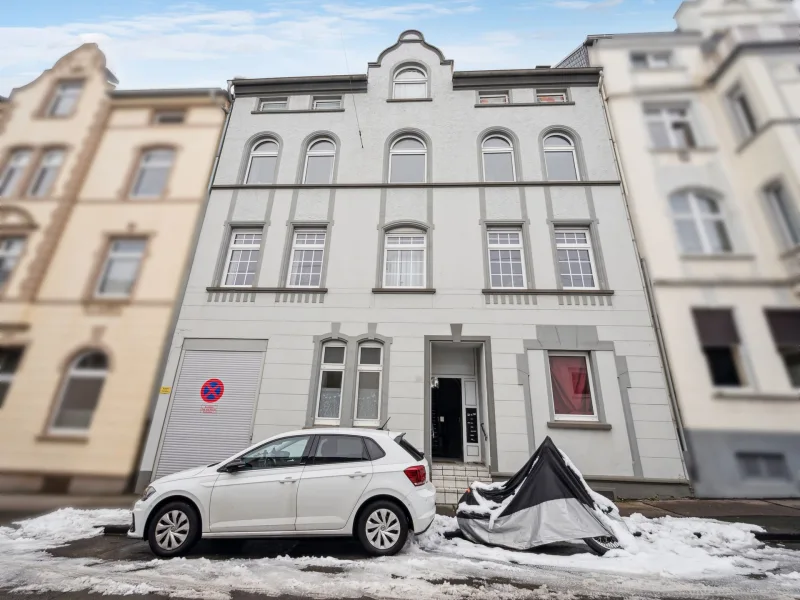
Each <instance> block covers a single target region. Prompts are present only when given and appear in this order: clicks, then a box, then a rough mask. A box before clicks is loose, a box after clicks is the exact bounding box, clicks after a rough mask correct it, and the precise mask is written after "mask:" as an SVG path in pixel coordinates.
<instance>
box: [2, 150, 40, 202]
mask: <svg viewBox="0 0 800 600" xmlns="http://www.w3.org/2000/svg"><path fill="white" fill-rule="evenodd" d="M31 154H32V153H31V151H30V150H27V149H24V150H14V151H13V152H12V153H11V156H10V157H9V159H8V162H7V163H6V166H5V167H4V168H3V170H2V171H0V198H2V197H4V196H10V195H11V194H13V193H14V188H15V187H16V186H17V183H18V182H19V180H20V178H21V177H22V175H23V173H25V169H27V168H28V163H29V162H30V160H31Z"/></svg>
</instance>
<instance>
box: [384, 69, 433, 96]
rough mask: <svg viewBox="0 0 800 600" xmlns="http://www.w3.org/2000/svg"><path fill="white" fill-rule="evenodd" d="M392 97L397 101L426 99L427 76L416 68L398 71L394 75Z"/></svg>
mask: <svg viewBox="0 0 800 600" xmlns="http://www.w3.org/2000/svg"><path fill="white" fill-rule="evenodd" d="M392 96H393V97H394V98H395V99H398V100H404V99H408V98H427V97H428V75H427V74H426V73H425V71H424V70H423V69H422V67H418V66H408V67H403V68H401V69H398V70H397V72H396V73H395V74H394V89H393V93H392Z"/></svg>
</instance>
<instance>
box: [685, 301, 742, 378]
mask: <svg viewBox="0 0 800 600" xmlns="http://www.w3.org/2000/svg"><path fill="white" fill-rule="evenodd" d="M692 315H693V317H694V324H695V327H696V329H697V334H698V337H699V338H700V345H701V346H702V348H703V354H704V355H705V357H706V364H707V365H708V370H709V374H710V375H711V381H712V383H713V384H714V385H715V386H718V387H741V386H742V385H744V380H745V378H744V375H743V369H742V366H741V354H740V348H739V346H740V341H739V332H738V331H737V329H736V323H735V322H734V320H733V312H732V311H731V310H729V309H724V308H722V309H712V308H702V309H701V308H696V309H694V310H693V311H692Z"/></svg>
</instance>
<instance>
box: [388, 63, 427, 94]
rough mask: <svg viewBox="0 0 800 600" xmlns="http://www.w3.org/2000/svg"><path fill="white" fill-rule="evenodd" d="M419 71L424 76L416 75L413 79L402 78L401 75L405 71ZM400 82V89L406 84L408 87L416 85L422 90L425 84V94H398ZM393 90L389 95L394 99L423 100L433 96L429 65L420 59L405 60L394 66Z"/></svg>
mask: <svg viewBox="0 0 800 600" xmlns="http://www.w3.org/2000/svg"><path fill="white" fill-rule="evenodd" d="M412 70H413V71H419V72H420V73H422V77H415V78H411V79H400V75H401V74H402V73H403V72H405V71H412ZM398 84H399V85H400V86H401V87H400V89H403V86H405V88H406V89H409V88H411V86H416V88H417V89H418V90H421V88H422V85H420V84H424V87H425V90H424V94H423V95H414V94H413V93H412V94H411V95H405V94H402V93H401V94H398ZM390 85H391V90H390V95H389V97H390V98H392V99H393V100H422V99H425V98H430V97H431V72H430V69H429V68H428V66H427V65H426V64H424V63H422V62H419V61H404V62H401V63H399V64H398V65H396V66H395V67H394V69H393V70H392V79H391V83H390Z"/></svg>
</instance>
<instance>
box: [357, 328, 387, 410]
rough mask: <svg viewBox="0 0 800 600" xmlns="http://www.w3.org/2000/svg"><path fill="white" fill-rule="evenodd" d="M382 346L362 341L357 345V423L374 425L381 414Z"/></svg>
mask: <svg viewBox="0 0 800 600" xmlns="http://www.w3.org/2000/svg"><path fill="white" fill-rule="evenodd" d="M382 370H383V346H382V345H381V344H379V343H376V342H364V343H363V344H361V345H360V346H359V347H358V368H357V376H356V414H355V422H356V423H357V424H358V425H375V424H377V423H378V421H379V419H380V414H381V379H382V377H383V373H382Z"/></svg>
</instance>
